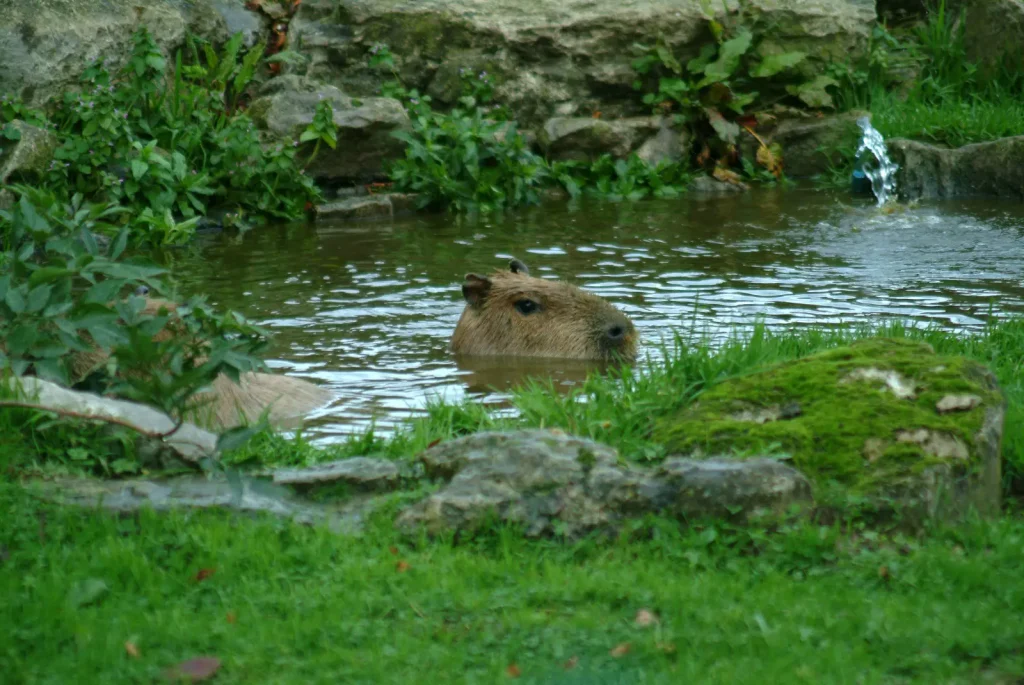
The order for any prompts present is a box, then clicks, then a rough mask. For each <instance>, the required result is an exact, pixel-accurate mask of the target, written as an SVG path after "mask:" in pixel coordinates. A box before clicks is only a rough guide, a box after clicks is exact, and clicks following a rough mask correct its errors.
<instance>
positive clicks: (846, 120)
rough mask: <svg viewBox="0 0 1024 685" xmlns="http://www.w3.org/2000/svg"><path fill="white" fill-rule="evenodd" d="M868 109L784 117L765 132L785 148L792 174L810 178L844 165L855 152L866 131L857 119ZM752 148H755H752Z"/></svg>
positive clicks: (769, 140)
mask: <svg viewBox="0 0 1024 685" xmlns="http://www.w3.org/2000/svg"><path fill="white" fill-rule="evenodd" d="M863 116H870V115H869V114H868V113H866V112H846V113H844V114H837V115H834V116H825V117H820V118H819V117H801V118H787V119H781V120H779V122H778V123H777V125H775V126H773V127H772V128H771V129H769V130H768V131H767V132H764V139H765V142H766V143H768V144H772V143H778V144H779V146H780V147H781V148H782V164H783V168H784V169H785V172H786V175H787V176H789V177H791V178H807V177H811V176H816V175H818V174H823V173H825V172H827V171H828V170H829V169H830V168H832V167H837V166H841V165H842V164H843V162H844V161H845V160H846V159H849V158H850V157H852V156H853V153H854V152H855V151H856V149H857V145H858V143H859V142H860V139H861V136H862V135H863V131H862V130H861V128H860V127H859V126H858V125H857V119H859V118H861V117H863ZM750 149H751V151H752V152H753V150H754V148H750Z"/></svg>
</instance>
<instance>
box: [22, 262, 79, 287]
mask: <svg viewBox="0 0 1024 685" xmlns="http://www.w3.org/2000/svg"><path fill="white" fill-rule="evenodd" d="M74 273H75V272H74V271H72V270H71V269H65V268H64V267H61V266H42V267H39V268H38V269H36V270H35V271H33V272H32V275H31V276H29V277H28V284H29V285H39V284H40V283H49V282H51V281H56V280H59V279H61V278H66V277H67V276H72V275H74Z"/></svg>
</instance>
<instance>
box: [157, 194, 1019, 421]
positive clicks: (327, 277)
mask: <svg viewBox="0 0 1024 685" xmlns="http://www.w3.org/2000/svg"><path fill="white" fill-rule="evenodd" d="M512 256H515V257H518V258H520V259H522V260H523V261H525V262H526V263H527V264H528V265H529V266H530V268H531V272H532V273H533V275H537V276H542V277H552V278H554V277H557V278H565V279H570V280H573V281H575V282H576V283H578V284H579V285H581V286H583V287H585V288H587V289H589V290H591V291H593V292H595V293H597V294H599V295H602V296H603V297H605V298H607V299H608V300H610V301H611V302H613V303H614V304H616V305H617V306H619V307H620V308H621V309H622V310H623V311H625V312H627V313H628V314H629V315H630V316H631V317H632V318H633V320H634V322H635V323H636V324H637V327H638V329H639V330H640V333H641V335H642V336H643V340H644V343H645V344H644V345H643V347H642V350H641V357H643V356H644V355H645V354H649V355H650V356H651V357H653V358H656V357H657V356H658V355H659V354H660V352H659V349H658V345H657V343H658V341H659V340H660V339H663V338H665V339H668V338H670V337H671V335H672V331H673V329H677V330H680V331H681V332H683V333H686V332H688V331H697V332H699V333H701V334H704V333H707V334H711V335H724V334H727V333H728V332H729V331H731V330H734V329H735V327H736V326H737V325H740V326H742V325H749V324H751V323H752V322H754V321H755V320H757V319H762V320H764V321H765V322H766V323H767V324H768V325H770V326H789V325H800V324H825V323H839V322H854V321H858V320H874V321H877V320H880V319H893V318H897V319H901V320H909V321H920V322H926V321H932V322H938V323H941V324H942V325H945V326H949V327H955V328H961V329H967V328H973V327H978V326H981V325H982V324H983V323H984V321H985V319H986V318H987V317H988V316H989V315H990V313H991V314H993V315H995V316H1005V315H1008V314H1013V313H1020V312H1022V311H1024V206H1022V205H1021V204H1019V203H1013V202H998V201H994V200H991V199H987V200H983V201H970V202H946V203H932V204H920V205H917V206H899V207H898V208H897V209H896V210H895V211H894V212H892V213H883V212H880V211H879V210H878V209H877V208H876V207H874V205H873V204H872V203H870V202H864V201H859V200H855V199H853V198H851V197H850V196H849V195H848V194H847V193H842V192H823V191H818V190H810V189H799V188H797V189H793V188H790V189H762V190H756V191H753V192H750V193H746V194H742V195H738V196H729V197H724V198H723V197H716V198H696V197H692V198H691V197H687V198H681V199H676V200H649V201H643V202H637V203H619V204H616V203H608V202H589V201H588V202H580V203H565V202H560V203H553V204H547V205H544V206H542V207H536V208H531V209H527V210H523V211H519V212H511V213H507V214H504V215H500V216H482V217H476V218H470V217H459V216H453V215H447V214H441V215H415V216H411V217H407V218H400V219H396V220H394V221H392V222H364V223H348V224H340V223H339V224H331V223H320V224H316V225H288V226H273V227H264V228H261V229H258V230H255V231H253V232H251V233H249V234H247V235H245V236H244V237H243V238H241V239H239V238H237V237H232V236H212V237H209V238H207V239H206V240H204V242H203V244H202V245H201V246H199V249H196V250H193V251H190V252H189V253H187V254H186V255H184V256H182V257H181V258H180V259H177V260H176V264H175V271H176V273H177V274H178V276H179V278H180V280H181V281H182V283H183V284H184V285H185V286H186V288H187V289H189V290H194V291H195V292H202V293H206V294H208V295H209V296H210V300H211V301H212V302H213V303H215V304H217V305H219V306H222V307H228V308H233V309H237V310H239V311H241V312H242V313H243V314H245V315H246V316H249V317H251V318H252V319H254V320H256V321H257V322H259V323H261V324H263V325H264V326H266V327H267V328H269V329H270V330H272V331H273V332H274V333H275V335H274V338H273V342H272V346H271V349H270V352H269V355H270V356H269V359H268V363H269V365H270V366H271V368H273V369H275V370H276V371H278V372H282V373H289V374H292V375H296V376H300V377H305V378H309V379H313V380H315V381H317V382H319V383H322V384H324V385H326V386H328V387H329V388H330V389H331V390H332V391H333V392H334V393H335V394H336V399H335V401H334V402H333V403H332V404H331V405H330V406H328V407H325V408H323V409H322V410H320V411H318V412H317V413H315V414H314V415H313V416H312V417H310V420H309V422H308V423H307V426H308V430H307V435H308V436H309V437H312V438H315V439H317V441H332V440H337V439H340V438H342V437H343V436H345V435H347V434H350V433H352V432H356V431H362V430H365V429H366V428H367V427H368V426H369V425H370V424H371V422H373V423H374V424H375V425H376V427H377V430H378V431H379V432H389V431H390V430H392V429H393V427H394V426H395V425H396V423H398V422H400V421H402V420H403V419H405V418H406V417H408V416H409V415H410V414H411V413H415V412H418V411H422V409H423V407H425V406H426V404H427V402H428V400H429V399H431V398H436V397H444V398H446V399H449V400H458V399H460V398H462V397H465V396H467V395H474V396H480V397H483V399H485V400H488V401H500V399H501V394H500V393H494V392H488V391H487V389H488V388H489V387H491V386H495V387H497V388H506V387H508V385H509V384H510V383H513V382H515V381H517V380H519V379H522V378H523V377H524V376H525V375H528V374H533V375H541V376H544V377H553V378H554V379H555V380H556V382H558V383H561V384H571V383H573V382H577V381H578V380H579V379H580V378H582V377H583V375H584V374H585V373H586V371H587V367H586V366H585V365H584V366H581V365H579V364H575V365H573V364H566V363H551V362H524V363H515V364H513V363H509V362H508V360H502V361H499V362H498V363H490V364H484V365H480V364H479V363H478V364H476V365H474V366H472V367H467V366H465V365H463V366H462V367H460V366H459V365H458V364H456V361H455V360H454V358H453V357H452V355H451V354H450V353H449V352H448V350H447V344H448V339H449V336H450V335H451V332H452V331H453V330H454V328H455V324H456V322H457V321H458V318H459V314H460V313H461V311H462V307H463V301H462V297H461V293H460V285H461V283H462V277H463V275H464V274H466V273H467V272H472V271H476V272H489V271H491V270H493V269H495V268H504V267H505V265H506V263H507V261H508V259H509V258H510V257H512Z"/></svg>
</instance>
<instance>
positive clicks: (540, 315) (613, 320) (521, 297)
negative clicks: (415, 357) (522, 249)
mask: <svg viewBox="0 0 1024 685" xmlns="http://www.w3.org/2000/svg"><path fill="white" fill-rule="evenodd" d="M462 296H463V297H464V298H465V299H466V308H465V310H463V312H462V317H461V318H460V319H459V324H458V326H456V327H455V333H453V334H452V341H451V348H452V351H453V352H455V353H456V354H466V355H491V356H498V355H505V356H510V357H552V358H558V357H561V358H569V359H596V360H612V359H615V358H618V359H621V360H622V361H627V362H631V361H633V360H635V359H636V350H637V340H638V336H637V332H636V328H635V327H634V326H633V322H632V321H630V320H629V318H628V317H627V316H626V315H625V314H623V313H622V312H620V311H619V310H618V309H616V308H615V307H614V306H612V305H611V304H610V303H609V302H607V301H606V300H603V299H601V298H600V297H598V296H597V295H594V294H593V293H588V292H586V291H585V290H581V289H580V288H577V287H576V286H574V285H570V284H569V283H564V282H561V281H550V280H546V279H543V278H534V277H533V276H530V271H529V269H528V268H527V267H526V265H525V264H523V263H522V262H521V261H519V260H518V259H513V260H512V261H511V262H509V269H508V271H496V272H494V273H492V274H491V275H490V276H478V275H477V274H467V275H466V282H465V283H463V284H462Z"/></svg>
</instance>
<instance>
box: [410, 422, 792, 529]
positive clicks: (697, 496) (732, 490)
mask: <svg viewBox="0 0 1024 685" xmlns="http://www.w3.org/2000/svg"><path fill="white" fill-rule="evenodd" d="M419 461H420V464H421V465H422V467H423V469H424V472H425V473H426V475H427V476H428V477H433V478H436V479H438V480H441V481H443V482H444V483H445V484H444V486H443V487H442V488H441V489H440V490H438V491H437V492H435V493H433V494H431V495H429V496H428V497H426V498H425V499H424V500H422V501H420V502H419V503H417V504H414V505H412V506H410V507H408V508H407V509H405V510H404V511H403V512H402V513H401V514H400V515H399V517H398V520H397V525H398V526H399V528H400V529H402V530H404V531H406V532H410V533H415V532H417V531H420V530H425V531H426V532H427V533H429V534H441V533H445V532H471V531H473V530H476V529H479V528H481V527H482V526H485V525H487V524H488V523H492V522H494V521H501V522H505V523H511V524H514V525H519V526H522V527H523V529H524V531H525V532H526V534H528V535H531V536H540V535H551V534H559V535H565V536H569V537H575V536H578V535H581V534H584V533H587V532H591V531H609V530H613V529H614V528H615V527H616V525H617V524H619V523H621V522H622V521H623V520H625V519H627V518H629V517H642V516H644V515H646V514H655V513H656V514H661V515H665V516H671V517H674V518H677V519H679V520H681V521H685V520H692V519H698V518H703V517H719V518H736V519H740V520H751V519H753V518H759V517H762V516H765V515H769V516H772V515H780V514H783V513H785V512H787V511H788V510H789V509H790V507H791V506H792V505H794V504H800V503H809V502H810V500H811V487H810V483H809V481H808V480H807V479H806V478H805V477H804V476H803V475H802V474H800V473H799V472H798V471H796V470H795V469H793V468H791V467H789V466H787V465H785V464H782V463H780V462H778V461H774V460H770V459H750V460H746V461H739V460H733V459H721V460H714V459H712V460H689V459H668V460H666V461H665V462H664V463H662V464H661V465H660V466H659V467H657V468H654V469H642V468H630V467H629V466H626V465H624V464H621V463H620V460H619V455H618V454H617V452H616V451H615V450H614V449H612V448H611V447H608V446H606V445H602V444H599V443H596V442H593V441H592V440H588V439H586V438H580V437H574V436H569V435H566V434H564V433H562V432H560V431H547V430H523V431H515V432H510V433H476V434H473V435H469V436H466V437H463V438H459V439H457V440H453V441H450V442H446V443H442V444H440V445H437V446H436V447H433V448H430V449H428V450H427V451H426V452H424V453H423V454H422V455H421V456H420V458H419Z"/></svg>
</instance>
